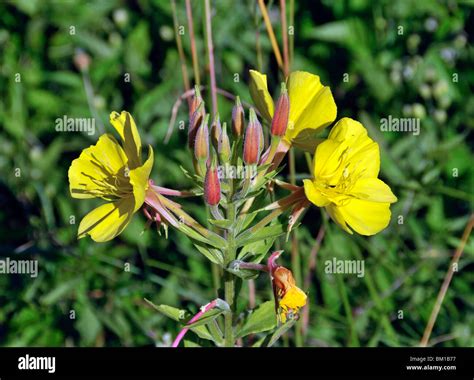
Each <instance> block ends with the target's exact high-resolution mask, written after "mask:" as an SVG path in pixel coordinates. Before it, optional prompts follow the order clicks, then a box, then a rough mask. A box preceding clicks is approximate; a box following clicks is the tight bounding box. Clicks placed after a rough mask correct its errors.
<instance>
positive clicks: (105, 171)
mask: <svg viewBox="0 0 474 380" xmlns="http://www.w3.org/2000/svg"><path fill="white" fill-rule="evenodd" d="M126 163H127V157H126V156H125V152H124V151H123V149H122V147H121V146H120V144H119V143H118V142H117V140H115V138H114V137H113V136H112V135H109V134H105V135H102V136H100V138H99V140H98V141H97V143H96V144H95V145H92V146H90V147H89V148H86V149H84V150H83V151H82V153H81V155H80V156H79V158H76V159H75V160H74V161H73V162H72V163H71V166H70V167H69V171H68V177H69V190H70V192H71V196H72V197H73V198H95V197H97V196H98V195H97V192H98V191H99V190H101V189H102V188H101V186H100V183H101V182H104V181H106V180H107V178H110V177H111V176H113V175H114V174H116V173H118V172H119V171H120V170H121V169H122V168H123V167H124V166H125V165H126Z"/></svg>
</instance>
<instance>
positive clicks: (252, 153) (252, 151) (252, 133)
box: [244, 108, 263, 165]
mask: <svg viewBox="0 0 474 380" xmlns="http://www.w3.org/2000/svg"><path fill="white" fill-rule="evenodd" d="M262 140H263V130H262V125H261V124H260V122H259V121H258V119H257V115H256V114H255V111H254V110H253V108H250V114H249V125H248V126H247V130H246V131H245V140H244V162H245V163H246V164H247V165H252V164H258V161H259V159H260V153H262V148H263V144H262Z"/></svg>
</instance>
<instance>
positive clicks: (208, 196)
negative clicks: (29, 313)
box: [204, 159, 221, 206]
mask: <svg viewBox="0 0 474 380" xmlns="http://www.w3.org/2000/svg"><path fill="white" fill-rule="evenodd" d="M204 199H205V201H206V203H207V204H208V205H209V206H217V205H218V204H219V202H220V200H221V183H220V181H219V175H218V172H217V167H216V162H215V159H213V160H212V163H211V165H209V166H208V168H207V172H206V177H205V178H204Z"/></svg>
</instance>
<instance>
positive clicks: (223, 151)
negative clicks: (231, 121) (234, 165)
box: [217, 123, 232, 163]
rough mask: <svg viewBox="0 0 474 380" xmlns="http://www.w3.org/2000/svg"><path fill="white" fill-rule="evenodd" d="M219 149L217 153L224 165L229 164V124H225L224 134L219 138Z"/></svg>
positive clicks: (223, 127) (223, 126)
mask: <svg viewBox="0 0 474 380" xmlns="http://www.w3.org/2000/svg"><path fill="white" fill-rule="evenodd" d="M218 145H219V148H218V150H217V153H218V154H219V158H220V160H221V162H222V163H225V162H228V161H229V160H230V155H231V153H232V152H231V148H230V141H229V136H228V135H227V124H226V123H224V124H223V125H222V132H221V135H220V136H219V144H218Z"/></svg>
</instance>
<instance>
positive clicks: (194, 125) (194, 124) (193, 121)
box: [188, 102, 205, 149]
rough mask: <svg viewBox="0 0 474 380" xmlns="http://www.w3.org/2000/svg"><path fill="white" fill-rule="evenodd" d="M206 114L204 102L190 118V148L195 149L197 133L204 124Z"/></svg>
mask: <svg viewBox="0 0 474 380" xmlns="http://www.w3.org/2000/svg"><path fill="white" fill-rule="evenodd" d="M204 115H205V110H204V102H201V103H199V105H198V106H197V108H196V110H195V111H194V112H193V114H192V116H191V117H190V118H189V129H188V145H189V148H190V149H194V143H195V141H196V133H197V131H198V129H199V126H200V125H201V124H202V120H203V118H204Z"/></svg>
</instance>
